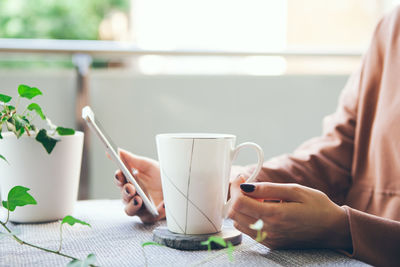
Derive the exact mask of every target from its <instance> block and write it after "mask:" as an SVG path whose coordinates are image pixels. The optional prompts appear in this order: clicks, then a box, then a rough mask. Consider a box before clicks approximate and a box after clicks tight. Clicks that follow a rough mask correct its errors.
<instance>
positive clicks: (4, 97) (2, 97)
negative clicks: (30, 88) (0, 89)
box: [0, 94, 12, 103]
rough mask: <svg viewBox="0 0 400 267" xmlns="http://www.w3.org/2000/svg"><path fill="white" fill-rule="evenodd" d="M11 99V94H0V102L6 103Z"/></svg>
mask: <svg viewBox="0 0 400 267" xmlns="http://www.w3.org/2000/svg"><path fill="white" fill-rule="evenodd" d="M11 99H12V97H11V96H8V95H3V94H0V102H3V103H8V102H10V100H11Z"/></svg>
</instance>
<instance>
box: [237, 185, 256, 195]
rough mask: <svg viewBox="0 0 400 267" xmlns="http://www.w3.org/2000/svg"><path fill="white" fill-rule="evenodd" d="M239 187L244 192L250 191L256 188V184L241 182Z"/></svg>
mask: <svg viewBox="0 0 400 267" xmlns="http://www.w3.org/2000/svg"><path fill="white" fill-rule="evenodd" d="M240 189H242V190H243V191H244V192H246V193H251V192H253V191H254V190H255V189H256V186H255V185H254V184H241V185H240Z"/></svg>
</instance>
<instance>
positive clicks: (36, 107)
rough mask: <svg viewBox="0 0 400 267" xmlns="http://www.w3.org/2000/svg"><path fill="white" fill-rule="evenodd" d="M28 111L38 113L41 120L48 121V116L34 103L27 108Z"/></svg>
mask: <svg viewBox="0 0 400 267" xmlns="http://www.w3.org/2000/svg"><path fill="white" fill-rule="evenodd" d="M27 109H28V110H30V111H32V110H34V111H36V113H37V114H38V115H39V116H40V118H42V120H44V119H46V116H45V115H44V114H43V111H42V108H41V107H40V106H39V105H38V104H36V103H32V104H30V105H29V106H28V107H27Z"/></svg>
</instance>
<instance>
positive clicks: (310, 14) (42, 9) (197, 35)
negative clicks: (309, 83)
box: [0, 0, 399, 75]
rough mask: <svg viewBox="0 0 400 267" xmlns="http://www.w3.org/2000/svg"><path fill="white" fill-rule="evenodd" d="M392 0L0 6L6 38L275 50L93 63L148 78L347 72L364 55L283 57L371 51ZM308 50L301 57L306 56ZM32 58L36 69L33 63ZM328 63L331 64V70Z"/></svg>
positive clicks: (51, 60)
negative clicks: (243, 54)
mask: <svg viewBox="0 0 400 267" xmlns="http://www.w3.org/2000/svg"><path fill="white" fill-rule="evenodd" d="M398 2H399V1H398V0H397V1H393V0H335V1H318V0H280V1H276V0H86V1H79V0H68V1H59V0H35V1H29V0H2V1H0V37H1V38H49V39H88V40H113V41H123V42H129V43H132V44H135V45H136V46H137V47H138V48H141V49H156V50H221V51H231V52H235V51H239V52H240V51H246V52H260V51H266V52H271V53H272V55H271V56H247V57H229V56H226V57H214V56H209V57H193V56H179V57H176V56H155V55H144V56H139V57H135V58H129V59H125V60H121V59H116V60H112V59H111V60H110V59H108V60H105V59H94V64H93V65H94V67H100V68H103V67H126V68H129V69H131V70H132V71H135V72H138V73H143V74H249V75H280V74H286V73H289V74H290V73H296V74H307V73H309V74H312V73H332V74H343V73H350V72H351V71H352V70H354V68H355V67H356V66H357V65H358V63H359V60H360V59H359V58H357V57H337V58H336V57H324V56H320V57H317V56H313V57H309V55H308V54H307V53H304V56H301V55H300V56H296V57H290V58H287V57H282V56H279V55H273V53H274V52H277V53H278V52H279V51H300V52H301V51H311V52H312V51H321V52H322V54H323V52H333V53H341V52H352V53H354V54H357V53H362V52H363V51H365V49H366V47H367V45H368V43H369V40H370V37H371V34H372V32H373V29H374V26H375V25H376V23H377V21H378V19H379V18H380V17H381V16H382V14H383V13H384V12H386V11H387V10H389V9H390V8H392V7H393V6H394V5H395V4H397V3H398ZM300 54H301V53H300ZM29 62H30V63H29ZM328 62H329V64H327V63H328ZM0 66H2V67H4V66H5V67H29V66H35V67H37V66H42V67H46V66H47V67H48V66H50V67H54V66H60V67H72V63H71V62H70V60H69V59H67V58H62V57H61V58H60V56H58V57H47V58H46V59H43V58H40V56H39V58H38V56H37V55H32V56H29V57H26V56H23V57H16V56H15V55H13V56H3V57H2V59H0Z"/></svg>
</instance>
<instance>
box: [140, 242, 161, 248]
mask: <svg viewBox="0 0 400 267" xmlns="http://www.w3.org/2000/svg"><path fill="white" fill-rule="evenodd" d="M146 246H160V247H163V245H161V244H158V243H157V242H152V241H148V242H144V243H142V248H144V247H146Z"/></svg>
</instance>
